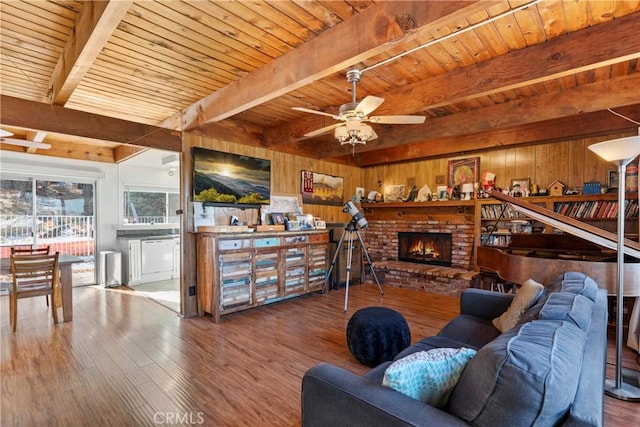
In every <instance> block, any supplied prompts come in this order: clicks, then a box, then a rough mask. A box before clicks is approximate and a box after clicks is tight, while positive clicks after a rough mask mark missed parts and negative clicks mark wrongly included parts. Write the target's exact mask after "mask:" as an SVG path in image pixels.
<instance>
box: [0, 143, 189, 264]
mask: <svg viewBox="0 0 640 427" xmlns="http://www.w3.org/2000/svg"><path fill="white" fill-rule="evenodd" d="M150 151H158V150H150ZM161 153H162V152H161ZM141 162H144V159H137V160H136V161H135V162H132V163H131V164H126V163H124V164H120V165H116V164H109V163H102V162H92V161H82V160H70V159H64V158H57V157H47V156H38V155H34V154H28V153H17V152H12V151H3V150H0V176H4V175H5V174H11V175H21V176H25V177H34V178H40V179H52V178H60V179H75V180H79V181H81V182H95V184H96V194H95V196H96V253H98V252H100V251H101V250H114V249H115V250H117V248H118V247H119V245H118V241H117V240H116V233H117V230H118V229H119V228H122V225H121V212H122V197H121V196H120V194H121V191H122V187H123V185H125V184H136V185H141V186H147V187H154V188H158V187H163V188H175V189H178V188H179V180H180V177H179V175H180V173H179V170H178V171H176V172H175V173H174V174H173V176H169V173H168V172H169V168H168V166H164V165H157V164H155V162H153V164H151V165H149V166H142V165H141V164H140V163H141ZM149 162H151V161H149ZM147 228H149V226H147ZM163 228H167V227H166V225H165V226H164V227H163Z"/></svg>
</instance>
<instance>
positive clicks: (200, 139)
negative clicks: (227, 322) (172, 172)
mask: <svg viewBox="0 0 640 427" xmlns="http://www.w3.org/2000/svg"><path fill="white" fill-rule="evenodd" d="M182 142H183V149H182V167H181V168H180V169H181V174H182V186H181V194H182V201H183V206H182V209H183V210H184V215H183V219H182V229H183V230H184V231H183V233H182V234H183V235H182V245H183V247H182V257H183V258H182V265H183V268H182V275H181V280H182V281H183V283H182V285H181V286H182V288H181V289H182V290H183V298H182V300H183V304H184V305H183V313H184V315H185V316H193V315H195V314H197V309H198V305H197V299H196V296H188V288H189V287H190V286H195V284H196V279H197V278H196V271H197V268H196V262H197V259H196V258H197V257H196V236H195V234H194V233H193V232H192V230H193V207H192V202H193V196H192V193H193V159H192V158H191V147H201V148H209V149H211V150H219V151H226V152H229V153H235V154H244V155H247V156H253V157H258V158H262V159H268V160H271V194H286V195H300V184H301V178H302V172H301V171H303V170H311V171H314V172H321V173H324V174H328V175H334V176H341V177H343V178H344V188H345V200H349V199H351V196H353V194H354V193H355V188H356V187H357V186H361V183H362V174H363V171H362V170H361V169H360V168H357V167H352V166H345V165H340V164H335V163H329V162H324V161H321V160H315V159H311V158H306V157H300V156H294V155H291V154H284V153H280V152H275V151H270V150H267V149H264V148H256V147H250V146H245V145H240V144H235V143H232V142H228V141H223V140H219V139H216V138H211V137H208V136H200V135H195V134H188V133H185V134H183V137H182ZM302 208H303V211H304V213H310V214H312V215H313V216H316V217H320V218H322V219H324V220H325V221H326V222H327V223H331V222H347V221H348V220H349V218H350V217H348V216H347V214H345V213H344V212H342V206H326V205H310V204H303V206H302ZM240 220H241V221H242V220H243V219H242V218H240Z"/></svg>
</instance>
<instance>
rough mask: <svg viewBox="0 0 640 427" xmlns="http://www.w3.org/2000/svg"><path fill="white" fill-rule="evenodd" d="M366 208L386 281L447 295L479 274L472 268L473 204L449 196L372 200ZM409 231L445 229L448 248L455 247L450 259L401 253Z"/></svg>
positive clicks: (368, 240) (367, 234) (370, 243)
mask: <svg viewBox="0 0 640 427" xmlns="http://www.w3.org/2000/svg"><path fill="white" fill-rule="evenodd" d="M363 212H364V214H365V217H366V218H367V221H368V223H369V226H368V227H367V228H366V229H364V230H363V232H362V236H363V239H364V241H365V245H366V248H367V251H368V253H369V255H370V257H371V259H372V261H373V263H374V266H376V274H377V275H378V276H379V278H380V279H381V283H382V284H383V285H387V286H397V287H407V288H415V289H420V290H424V291H426V292H431V293H437V294H444V295H459V294H460V293H461V292H462V290H463V289H465V288H467V287H469V286H470V283H471V280H472V278H473V276H475V274H476V272H475V271H473V270H470V269H471V266H472V265H473V260H472V258H473V247H474V215H473V210H472V208H470V209H467V208H465V207H462V208H460V207H459V206H453V204H449V203H448V202H442V203H441V202H428V203H415V204H414V203H404V204H399V203H394V204H391V203H389V204H387V203H381V204H378V205H367V207H366V208H365V209H364V211H363ZM404 233H414V234H416V235H418V236H423V237H424V236H435V235H437V236H441V235H446V236H447V238H448V239H450V243H448V244H449V245H450V247H449V248H447V247H445V249H444V251H445V252H449V250H450V259H449V260H448V261H446V264H445V263H442V264H436V263H424V262H413V261H414V260H411V259H401V258H403V257H401V256H400V251H401V249H402V248H401V243H400V239H399V237H400V236H401V235H404ZM425 253H427V252H425ZM429 256H431V255H429ZM427 258H428V256H427ZM408 261H409V262H408Z"/></svg>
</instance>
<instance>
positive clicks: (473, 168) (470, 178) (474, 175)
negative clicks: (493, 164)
mask: <svg viewBox="0 0 640 427" xmlns="http://www.w3.org/2000/svg"><path fill="white" fill-rule="evenodd" d="M479 171H480V157H470V158H468V159H460V160H449V187H455V186H456V185H462V184H464V183H472V184H473V183H476V182H478V180H479V174H480V172H479Z"/></svg>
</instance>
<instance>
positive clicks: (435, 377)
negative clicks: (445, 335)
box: [382, 348, 476, 408]
mask: <svg viewBox="0 0 640 427" xmlns="http://www.w3.org/2000/svg"><path fill="white" fill-rule="evenodd" d="M475 354H476V351H475V350H472V349H469V348H436V349H433V350H429V351H419V352H417V353H412V354H410V355H409V356H407V357H404V358H402V359H400V360H397V361H395V362H393V363H392V364H391V365H390V366H389V367H388V368H387V370H386V371H385V374H384V379H383V380H382V385H385V386H387V387H390V388H392V389H394V390H396V391H398V392H400V393H402V394H404V395H406V396H409V397H411V398H413V399H416V400H420V401H421V402H425V403H427V404H429V405H431V406H435V407H438V408H439V407H442V406H444V405H445V404H446V403H447V401H448V399H449V395H450V394H451V390H453V387H454V386H455V385H456V382H457V381H458V378H459V377H460V374H461V373H462V370H463V369H464V367H465V366H466V365H467V362H469V360H470V359H471V358H472V357H473V356H474V355H475Z"/></svg>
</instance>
